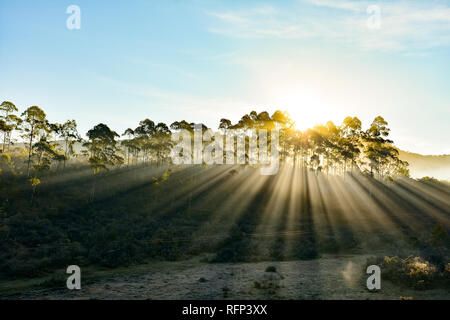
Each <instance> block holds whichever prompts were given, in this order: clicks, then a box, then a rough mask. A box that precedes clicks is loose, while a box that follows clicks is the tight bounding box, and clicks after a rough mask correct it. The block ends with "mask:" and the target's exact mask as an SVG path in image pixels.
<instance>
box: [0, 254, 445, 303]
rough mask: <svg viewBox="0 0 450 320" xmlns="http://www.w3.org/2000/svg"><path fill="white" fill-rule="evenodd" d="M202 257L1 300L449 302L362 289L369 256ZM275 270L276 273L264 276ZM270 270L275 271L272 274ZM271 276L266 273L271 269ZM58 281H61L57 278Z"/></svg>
mask: <svg viewBox="0 0 450 320" xmlns="http://www.w3.org/2000/svg"><path fill="white" fill-rule="evenodd" d="M204 258H205V257H202V258H199V257H197V258H195V259H190V260H187V261H177V262H151V263H148V264H143V265H139V266H134V267H128V268H118V269H114V270H106V269H105V270H102V269H99V268H94V267H91V268H87V269H84V268H82V290H80V291H69V290H68V289H65V274H64V271H63V270H62V271H60V272H59V275H60V276H55V275H54V276H52V277H51V278H50V279H49V278H48V277H47V278H39V279H33V280H20V281H1V282H0V296H2V298H3V299H139V300H145V299H152V300H158V299H363V300H365V299H401V298H402V297H403V298H413V299H446V300H447V299H448V300H450V290H449V289H447V290H446V289H432V290H414V289H410V288H405V287H400V286H396V285H394V284H392V283H391V282H389V281H385V280H383V281H382V285H381V290H379V291H376V292H370V291H369V290H367V289H366V285H365V282H366V277H367V276H366V275H365V273H364V265H365V263H366V261H367V259H368V258H369V256H367V255H322V257H321V258H319V259H313V260H306V261H283V262H257V263H217V264H211V263H205V262H203V261H204V260H205V259H204ZM268 267H275V270H276V272H267V271H266V270H267V268H268ZM272 269H273V268H272ZM269 270H270V269H269ZM61 275H62V276H61Z"/></svg>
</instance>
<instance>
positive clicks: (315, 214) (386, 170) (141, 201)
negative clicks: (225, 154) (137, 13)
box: [0, 103, 450, 299]
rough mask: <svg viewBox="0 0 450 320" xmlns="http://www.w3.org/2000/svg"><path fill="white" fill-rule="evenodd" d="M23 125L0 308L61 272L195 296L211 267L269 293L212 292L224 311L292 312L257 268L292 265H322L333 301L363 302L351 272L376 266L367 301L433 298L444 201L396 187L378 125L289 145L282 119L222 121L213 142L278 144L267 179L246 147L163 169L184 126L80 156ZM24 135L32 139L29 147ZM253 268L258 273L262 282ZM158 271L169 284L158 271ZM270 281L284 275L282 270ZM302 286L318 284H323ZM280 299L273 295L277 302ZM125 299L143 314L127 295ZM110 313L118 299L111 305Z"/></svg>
mask: <svg viewBox="0 0 450 320" xmlns="http://www.w3.org/2000/svg"><path fill="white" fill-rule="evenodd" d="M6 105H7V103H4V104H2V106H6ZM31 111H34V112H35V113H34V114H33V115H31V117H32V120H30V114H31ZM36 114H37V115H41V116H43V118H41V119H39V118H38V116H36ZM23 116H24V120H23V122H22V124H21V127H20V128H22V130H23V131H22V134H23V137H28V138H29V141H30V143H28V146H27V145H26V144H23V145H22V146H20V145H19V146H14V145H13V144H11V145H10V144H8V143H6V144H5V145H4V146H5V147H4V148H5V152H3V153H2V158H1V159H2V172H1V176H0V178H1V182H2V183H1V189H0V199H1V201H2V206H1V226H0V232H1V233H0V236H1V248H2V250H1V260H0V261H1V264H0V270H1V277H2V278H1V283H2V295H4V296H5V297H8V296H10V297H20V296H21V295H22V296H23V297H26V298H33V297H35V298H39V297H41V295H42V294H44V293H45V294H46V295H48V294H50V295H51V294H55V293H54V290H57V289H58V288H59V287H60V286H62V287H61V288H63V287H64V284H65V278H64V271H65V270H64V269H65V268H66V267H67V266H68V265H78V266H83V268H87V270H89V271H88V272H87V275H88V276H87V277H88V279H89V277H92V280H91V282H89V285H92V286H95V285H98V283H99V282H100V283H102V281H103V282H104V281H105V279H104V278H103V277H102V276H99V275H98V273H99V272H100V274H101V272H106V271H105V270H110V271H111V272H112V271H114V270H116V269H117V268H120V270H121V271H120V272H118V273H113V274H120V275H123V274H126V273H127V272H132V271H133V270H134V268H136V267H138V266H148V268H151V266H152V263H161V262H164V261H165V262H173V263H174V266H176V265H177V264H176V263H177V262H182V261H187V262H190V263H194V266H195V265H204V266H205V271H204V272H205V275H202V272H201V271H197V273H193V274H192V275H191V282H192V281H193V282H194V283H196V281H199V279H203V280H201V281H205V282H206V281H208V280H207V279H206V277H207V274H208V272H210V270H212V269H209V267H208V266H211V268H216V266H217V265H220V264H224V263H225V264H231V266H236V265H237V266H239V265H242V266H243V267H242V268H246V266H247V264H254V263H266V264H267V263H269V264H268V265H267V266H266V267H267V268H268V267H272V268H274V270H275V272H274V274H277V276H279V277H280V278H279V279H278V278H277V277H275V279H272V278H269V279H270V281H269V284H267V283H266V284H264V285H263V284H261V283H265V282H264V278H263V280H258V277H259V276H260V275H255V276H254V277H256V278H253V277H250V278H249V279H247V280H246V281H247V282H248V285H247V287H246V288H245V287H244V288H242V289H241V290H240V291H239V292H240V293H239V292H232V291H231V292H228V291H227V290H226V291H227V292H226V294H225V295H226V297H231V298H232V297H233V296H234V297H236V296H239V295H242V292H247V291H248V290H254V289H255V288H257V289H258V290H260V291H261V292H260V291H258V290H256V293H254V294H252V293H251V291H248V292H247V293H246V295H245V297H247V298H258V297H265V298H267V297H269V298H274V299H276V298H296V297H297V298H298V297H299V296H297V293H295V292H296V291H295V290H294V291H293V292H291V291H289V290H288V289H282V288H289V285H290V284H293V283H295V282H294V279H291V280H289V281H287V280H286V281H284V284H283V285H281V284H279V283H278V282H279V281H281V279H284V276H283V274H282V273H281V271H279V270H278V271H277V269H276V267H275V266H271V265H270V263H289V262H291V263H293V265H292V268H294V265H295V263H298V261H305V263H306V261H312V263H313V264H316V265H317V268H319V266H320V265H321V263H323V261H325V262H327V261H330V262H329V265H330V266H327V267H326V268H327V272H328V273H329V274H332V275H333V274H334V276H336V277H337V280H336V281H339V280H341V281H344V284H345V285H344V286H343V287H341V288H340V291H341V292H340V294H342V295H343V297H344V296H349V297H352V298H361V297H363V296H364V294H367V292H368V290H364V288H365V283H364V274H365V267H366V266H367V265H370V264H373V263H376V264H379V265H386V269H388V270H389V273H386V275H385V277H386V280H388V281H391V282H392V283H393V284H394V287H393V288H394V289H391V292H390V291H386V290H385V291H384V292H383V293H382V296H381V297H388V298H399V297H396V296H395V295H396V294H398V293H397V292H398V291H396V290H395V286H403V287H405V288H406V289H407V290H425V289H428V290H438V291H437V293H435V292H434V291H433V295H431V296H430V297H436V294H437V297H439V298H446V297H448V296H447V293H446V290H445V289H448V281H449V264H448V254H449V251H448V250H449V245H448V244H449V242H448V241H449V237H448V233H447V230H448V228H449V225H450V221H449V210H448V208H449V204H450V197H449V195H450V188H449V185H448V183H447V182H439V181H438V180H436V179H431V178H425V179H419V180H417V179H412V178H410V177H409V171H408V169H407V167H408V163H407V162H405V161H402V160H400V159H399V158H398V150H397V149H396V148H395V147H394V146H393V144H392V141H390V140H389V139H388V135H389V128H388V127H387V125H388V124H387V122H386V121H385V120H384V119H383V118H381V117H377V118H376V119H375V120H374V122H373V123H372V124H371V126H370V127H369V128H368V129H367V130H362V128H361V122H360V121H359V119H357V118H356V117H355V118H351V117H348V118H346V119H345V120H344V122H343V123H342V124H341V125H334V124H333V123H332V122H328V123H327V125H324V126H321V125H318V126H315V127H314V128H313V129H308V130H305V131H301V130H298V129H296V127H295V123H294V122H293V120H291V119H290V117H289V115H288V113H286V112H284V113H282V112H276V113H275V114H274V115H272V116H269V115H268V114H267V113H265V112H262V113H259V114H257V113H256V112H252V113H250V115H245V116H243V117H242V119H241V120H240V121H238V122H237V123H236V124H232V123H231V121H229V120H227V119H222V121H221V122H220V125H219V129H220V130H222V129H225V128H234V129H237V130H239V132H240V134H241V135H245V134H246V132H248V130H250V129H252V128H256V127H257V128H260V129H261V128H266V129H268V130H269V131H270V130H275V128H279V129H281V133H280V139H279V152H280V165H279V170H278V171H277V173H276V174H273V175H261V172H260V167H261V165H258V164H256V165H250V164H249V156H248V150H249V149H248V147H249V145H248V143H249V139H248V137H247V140H245V139H244V140H245V141H246V144H245V147H246V148H245V155H246V157H245V159H246V160H245V161H243V164H240V165H239V164H234V165H227V164H212V165H207V164H205V163H203V164H198V165H194V164H191V165H186V164H180V165H174V164H173V163H172V161H171V159H170V152H171V149H172V148H173V146H174V144H175V143H176V142H174V141H172V139H171V138H170V137H171V135H172V134H173V133H175V132H177V131H179V130H181V129H182V128H185V129H186V128H187V129H188V131H189V130H191V131H189V132H192V134H194V124H193V123H191V124H189V123H187V122H185V121H176V122H174V123H172V124H171V125H170V128H169V126H167V125H165V124H163V123H159V124H157V125H156V124H155V123H154V122H153V121H151V120H149V119H147V120H144V121H142V122H141V123H140V124H139V126H138V127H137V128H135V129H128V130H126V131H125V132H124V136H128V138H125V137H124V138H121V137H120V136H119V135H118V134H116V133H115V132H114V131H112V130H111V129H109V127H108V126H106V125H104V124H101V125H99V126H96V127H94V128H93V129H92V130H90V131H89V132H88V134H87V135H88V137H89V139H88V140H86V141H81V140H80V138H79V135H78V133H77V130H76V122H66V123H65V124H64V125H58V124H49V123H48V122H46V120H45V114H44V112H43V111H42V110H41V109H40V108H38V107H32V108H30V109H28V110H27V111H25V113H24V114H23ZM25 116H26V117H25ZM31 126H34V128H37V129H34V134H33V133H32V132H33V130H31V129H30V128H31ZM68 126H70V134H67V132H68V129H67V128H68ZM17 128H18V127H15V129H16V130H17ZM162 128H164V130H163V129H162ZM203 130H206V127H205V128H204V129H203ZM38 139H39V140H38ZM216 139H217V138H216ZM207 144H208V143H204V145H203V146H202V149H206V147H207ZM30 145H31V148H30ZM233 147H234V142H233ZM8 151H9V152H8ZM216 152H218V151H216ZM324 259H325V260H324ZM326 259H334V260H326ZM342 259H344V260H343V261H342ZM354 259H356V260H355V261H353V260H354ZM392 259H393V260H392ZM195 261H196V262H195ZM332 261H334V262H332ZM416 264H417V265H419V266H422V267H423V268H422V269H420V268H418V267H417V265H416ZM266 267H264V265H262V266H260V267H259V268H260V269H261V270H259V272H260V273H261V274H262V275H264V269H265V268H266ZM124 268H125V269H124ZM127 268H128V269H127ZM165 268H166V269H167V272H173V273H177V272H178V271H172V269H171V268H172V267H171V266H170V264H169V265H168V266H166V267H165ZM174 268H175V269H176V267H174ZM279 268H283V269H285V271H283V272H285V273H287V274H288V273H289V272H290V271H293V270H291V267H290V265H289V264H284V265H281V266H280V267H279ZM308 268H309V269H311V268H313V270H314V267H312V266H309V267H308ZM349 268H350V269H349ZM250 269H252V268H250ZM124 270H125V271H124ZM126 270H129V271H126ZM160 271H161V270H160ZM297 271H298V272H301V270H297ZM316 271H317V272H318V273H317V274H315V275H314V277H317V279H316V281H318V282H319V284H320V282H321V281H323V282H324V285H325V282H327V283H329V282H332V281H331V280H330V276H323V277H324V278H323V279H322V278H321V276H320V272H321V271H320V270H316ZM223 272H225V271H223ZM308 272H309V274H310V273H311V270H310V271H308ZM269 274H270V273H269ZM306 277H308V273H307V274H306ZM309 277H311V276H309ZM113 278H114V277H113ZM310 280H311V279H310ZM120 281H124V280H120ZM142 281H143V282H145V280H142ZM209 281H214V279H209ZM228 281H229V282H230V285H231V283H233V281H237V280H236V279H232V278H230V279H229V280H228ZM260 281H261V283H260ZM113 282H114V281H113ZM169 282H170V281H169ZM238 282H239V281H238ZM266 282H267V281H266ZM139 283H141V282H139ZM355 283H356V284H358V285H359V288H358V285H355ZM109 285H110V284H109ZM171 285H172V287H173V288H175V287H176V285H175V283H172V284H171ZM188 285H189V283H188ZM328 285H330V284H328ZM210 286H211V284H210V285H209V286H205V287H207V288H208V289H205V290H206V291H205V292H204V296H203V297H207V298H222V294H223V292H222V289H223V288H228V287H227V285H226V283H225V284H220V285H219V284H214V285H212V288H211V287H210ZM331 286H332V284H331ZM355 286H356V287H357V288H356V289H355ZM42 288H44V289H42ZM61 288H59V289H61ZM228 289H229V288H228ZM174 290H175V289H174ZM199 290H200V292H201V290H202V289H199ZM229 290H230V289H229ZM246 290H247V291H246ZM280 290H287V293H285V294H284V295H281V296H278V295H277V294H278V292H279V291H280ZM355 290H356V291H355ZM361 290H363V291H362V293H361ZM439 290H443V291H439ZM47 291H48V292H47ZM60 291H61V290H60ZM119 291H120V290H119ZM313 291H314V290H313ZM19 292H20V294H19ZM56 292H58V290H57V291H56ZM249 292H250V293H249ZM60 294H61V295H62V296H61V297H64V298H70V297H71V295H70V293H68V292H63V293H60ZM96 294H97V295H99V297H105V298H108V295H107V293H106V292H104V291H101V293H99V292H97V293H95V291H94V293H92V294H91V293H89V292H87V293H86V292H85V293H82V296H83V297H86V298H95V297H96ZM115 294H117V293H115ZM128 294H129V293H128ZM136 294H137V296H138V297H139V298H145V296H141V295H140V294H139V288H137V289H136ZM141 294H143V293H141ZM148 294H151V293H147V295H148ZM173 294H174V296H173V298H187V297H189V294H188V293H186V296H181V297H180V296H179V293H175V292H174V293H173ZM303 294H304V295H303V296H300V298H337V297H336V296H333V293H332V292H331V291H330V290H324V291H323V292H320V293H311V295H308V293H303ZM358 294H359V295H358ZM419 294H421V293H420V292H419ZM56 295H57V296H58V294H56ZM122 295H124V296H122ZM165 295H166V296H165V297H166V298H171V296H170V293H167V292H165ZM113 296H114V293H113ZM121 297H122V298H123V297H125V298H133V297H134V296H133V297H130V296H127V294H126V293H124V292H122V293H121ZM152 297H153V298H157V297H158V296H157V295H155V293H153V295H152ZM369 297H370V296H369ZM372 297H373V296H372ZM375 297H376V296H375Z"/></svg>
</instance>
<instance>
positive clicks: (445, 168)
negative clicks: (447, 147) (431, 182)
mask: <svg viewBox="0 0 450 320" xmlns="http://www.w3.org/2000/svg"><path fill="white" fill-rule="evenodd" d="M399 151H400V154H399V157H400V159H401V160H403V161H408V163H409V170H410V172H411V176H412V177H414V178H421V177H424V176H429V177H434V178H437V179H440V180H450V154H446V155H439V156H424V155H421V154H418V153H412V152H407V151H402V150H399Z"/></svg>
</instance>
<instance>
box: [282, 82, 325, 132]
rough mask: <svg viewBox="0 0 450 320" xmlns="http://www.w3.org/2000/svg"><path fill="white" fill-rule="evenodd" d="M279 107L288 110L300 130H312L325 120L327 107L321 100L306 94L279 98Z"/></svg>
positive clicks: (285, 95) (293, 93) (295, 93)
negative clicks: (315, 125)
mask: <svg viewBox="0 0 450 320" xmlns="http://www.w3.org/2000/svg"><path fill="white" fill-rule="evenodd" d="M277 105H279V106H280V108H282V109H283V110H287V111H288V112H289V114H290V116H291V118H292V120H294V121H295V127H296V128H297V129H300V130H305V129H307V128H311V127H312V126H314V124H317V123H319V122H320V121H321V120H322V119H324V110H325V105H323V104H322V102H321V99H319V98H318V97H315V96H313V95H311V94H308V93H306V92H300V91H297V92H291V93H287V94H282V95H280V96H279V97H278V98H277Z"/></svg>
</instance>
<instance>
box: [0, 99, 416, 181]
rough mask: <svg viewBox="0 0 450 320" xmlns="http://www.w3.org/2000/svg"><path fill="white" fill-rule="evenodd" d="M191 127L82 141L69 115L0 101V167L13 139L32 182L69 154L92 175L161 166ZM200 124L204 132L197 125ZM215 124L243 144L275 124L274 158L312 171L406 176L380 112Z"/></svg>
mask: <svg viewBox="0 0 450 320" xmlns="http://www.w3.org/2000/svg"><path fill="white" fill-rule="evenodd" d="M195 125H196V124H195V123H191V122H187V121H185V120H181V121H175V122H173V123H172V124H170V125H167V124H165V123H162V122H161V123H155V122H154V121H152V120H150V119H145V120H142V121H141V122H140V123H139V125H138V126H137V127H136V128H135V129H132V128H128V129H127V130H125V132H123V134H122V135H119V134H118V133H117V132H115V131H113V130H112V129H110V128H109V127H108V126H107V125H106V124H104V123H100V124H98V125H96V126H94V127H93V128H92V129H90V130H89V131H88V132H87V133H86V137H87V139H83V138H82V137H81V135H80V133H79V132H78V129H77V123H76V121H75V120H67V121H66V122H64V123H62V124H61V123H51V122H49V121H48V119H47V115H46V113H45V112H44V111H43V110H42V109H41V108H39V107H38V106H31V107H29V108H28V109H26V110H25V111H23V112H22V113H21V114H19V110H18V108H17V107H16V106H15V105H14V103H12V102H9V101H4V102H3V103H2V104H1V105H0V133H1V135H2V136H1V137H2V143H1V144H2V148H1V149H0V151H1V162H2V167H5V166H7V167H9V168H10V169H13V168H14V165H15V163H14V162H17V161H14V159H12V158H11V154H12V151H14V150H15V151H17V150H18V149H17V144H18V143H23V149H22V150H23V153H22V156H23V158H24V159H25V161H24V168H25V171H26V175H27V176H28V177H33V178H36V179H37V177H39V176H41V175H42V174H44V173H45V172H49V171H51V169H52V168H55V169H54V170H61V171H64V170H65V168H66V163H67V162H69V161H70V160H72V159H73V158H81V159H82V160H86V161H87V162H88V163H89V165H90V167H91V168H92V171H93V173H94V174H97V173H99V172H101V171H104V170H109V169H111V168H114V167H120V166H124V165H126V166H137V165H148V164H156V165H162V164H168V163H170V162H171V159H170V152H171V150H172V147H173V141H172V133H173V132H174V131H178V130H182V129H184V130H188V131H189V132H191V133H192V134H193V132H194V126H195ZM201 127H202V128H203V130H207V129H208V128H207V127H206V126H205V125H203V124H201ZM217 129H218V130H219V131H221V130H222V131H223V130H228V129H233V130H234V131H235V132H236V133H237V134H238V135H243V136H245V139H246V140H245V141H246V144H247V147H248V136H247V135H248V132H249V131H250V130H261V129H264V130H267V131H269V132H270V131H271V130H274V129H277V130H279V133H280V135H279V154H280V162H281V163H285V164H291V165H294V166H299V167H302V168H307V169H310V170H314V171H316V172H323V173H326V174H330V173H331V174H345V173H346V172H349V171H350V172H355V171H356V172H364V173H367V174H370V175H372V176H376V177H378V178H381V179H392V178H394V177H396V176H409V170H408V169H407V166H408V163H407V162H405V161H402V160H400V159H399V157H398V154H399V152H398V149H397V148H396V147H395V146H394V144H393V141H392V140H389V139H388V136H389V133H390V129H389V128H388V123H387V122H386V121H385V120H384V119H383V117H381V116H378V117H376V118H375V119H374V120H373V122H372V123H371V125H370V126H369V128H368V129H367V130H363V129H362V123H361V121H360V120H359V119H358V118H357V117H350V116H349V117H346V118H345V119H344V121H343V122H342V123H341V124H340V125H336V124H334V123H333V122H331V121H328V122H327V123H326V124H322V125H316V126H314V127H313V128H310V129H307V130H304V131H302V130H299V129H297V128H296V127H295V122H294V121H293V120H292V119H291V117H290V116H289V114H288V113H287V112H282V111H276V112H274V113H273V114H272V115H270V114H269V113H268V112H266V111H263V112H260V113H257V112H256V111H252V112H250V113H249V114H245V115H244V116H243V117H242V118H241V119H240V120H239V121H238V122H237V123H234V124H233V123H232V122H231V121H230V120H229V119H226V118H222V119H221V120H220V124H219V126H218V128H217ZM269 143H270V142H269ZM77 144H79V145H80V146H82V147H81V148H78V149H79V150H78V151H77V150H76V149H77V148H76V147H75V146H76V145H77ZM13 147H15V148H13ZM13 149H14V150H13ZM19 149H20V148H19ZM247 151H248V148H246V152H247ZM16 165H20V164H18V163H16ZM24 174H25V172H24ZM36 183H37V182H36Z"/></svg>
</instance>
